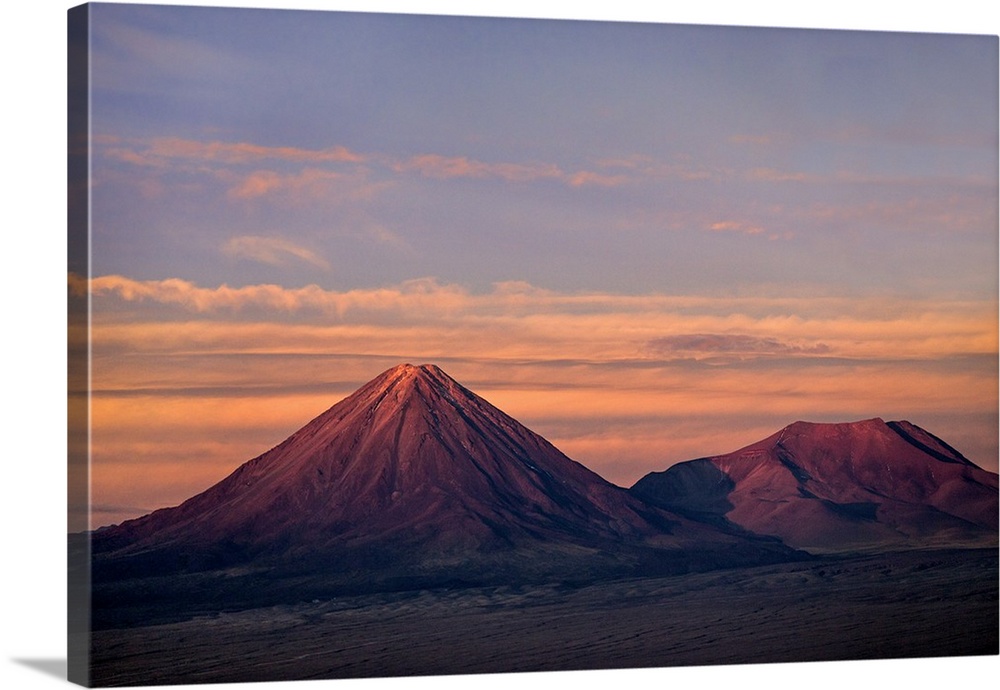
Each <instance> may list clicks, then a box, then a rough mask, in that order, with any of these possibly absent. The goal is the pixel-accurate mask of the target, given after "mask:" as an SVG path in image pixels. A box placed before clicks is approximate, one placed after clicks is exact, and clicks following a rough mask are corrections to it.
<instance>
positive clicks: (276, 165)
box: [93, 4, 997, 295]
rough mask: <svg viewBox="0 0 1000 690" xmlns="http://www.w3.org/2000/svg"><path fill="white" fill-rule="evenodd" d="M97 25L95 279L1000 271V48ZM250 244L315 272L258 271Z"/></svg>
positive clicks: (851, 287) (345, 26) (755, 284)
mask: <svg viewBox="0 0 1000 690" xmlns="http://www.w3.org/2000/svg"><path fill="white" fill-rule="evenodd" d="M93 11H94V15H93V16H94V22H93V27H94V39H93V74H94V91H93V96H94V100H93V131H94V134H95V136H96V137H97V141H98V142H99V145H98V146H97V148H96V152H97V155H98V159H97V160H98V165H97V167H96V170H97V175H96V181H97V182H98V183H99V184H100V185H101V189H100V193H98V194H97V195H96V196H95V202H96V207H95V211H96V213H95V218H96V220H97V222H95V225H94V240H95V245H94V246H95V259H96V261H95V273H96V274H103V273H123V274H127V275H131V276H133V277H137V278H167V277H182V278H186V279H189V280H193V281H195V282H197V283H199V284H206V285H215V284H219V283H228V284H237V285H239V284H246V283H254V282H260V281H264V282H277V283H280V284H283V285H305V284H308V283H317V284H319V285H321V286H323V287H330V288H338V289H345V288H352V287H376V286H380V285H385V284H396V283H398V282H400V281H403V280H407V279H414V278H423V277H428V276H433V277H435V278H437V279H439V280H441V281H443V282H447V283H451V282H457V283H460V284H463V285H467V286H469V287H470V288H472V289H475V290H483V289H487V288H488V287H489V286H490V285H491V284H492V283H494V282H497V281H507V280H523V281H527V282H529V283H531V284H532V285H535V286H538V287H544V288H551V289H558V290H570V291H579V290H610V291H614V292H626V293H630V292H636V291H638V292H650V291H653V292H670V293H684V294H688V293H692V292H701V291H711V292H713V293H716V292H728V291H739V290H745V289H750V290H757V289H761V288H771V287H773V286H774V285H781V286H783V289H787V287H788V286H796V287H795V289H796V290H804V291H807V292H809V293H819V294H829V293H836V294H843V293H848V294H859V293H866V292H869V291H876V292H882V293H899V292H903V293H907V294H913V293H919V294H922V295H926V294H941V293H948V294H959V295H968V294H969V293H975V294H981V293H983V292H984V291H988V290H990V289H991V288H992V287H993V286H995V284H996V266H995V262H993V261H991V260H989V259H992V258H993V257H991V256H989V255H987V254H986V253H985V252H984V249H992V248H994V247H995V244H996V210H995V209H996V179H995V178H996V167H997V138H996V122H997V82H996V73H997V55H996V46H997V43H996V39H995V37H974V36H965V37H963V36H953V35H952V36H935V35H927V34H924V35H921V34H887V33H878V32H840V31H806V30H788V29H777V30H767V29H740V28H731V27H730V28H713V27H694V26H669V25H652V24H634V23H603V22H581V21H540V20H517V19H503V20H493V19H482V18H454V17H452V18H440V17H436V18H435V17H426V16H403V15H374V14H373V15H364V14H348V13H336V12H294V11H266V10H245V11H240V12H233V11H232V10H227V9H210V8H183V7H169V8H164V7H144V6H134V5H100V4H99V5H95V6H94V10H93ZM213 143H214V144H216V145H237V144H252V145H254V146H256V147H258V149H257V150H256V152H251V151H245V152H244V153H243V154H242V155H238V154H237V153H235V152H230V153H229V154H227V153H226V152H225V151H216V152H215V154H214V155H212V154H210V153H208V152H207V151H203V150H198V149H197V146H199V145H200V146H207V145H210V144H213ZM171 144H172V146H171ZM185 145H186V146H187V148H186V149H184V148H183V147H184V146H185ZM268 148H274V149H281V150H283V151H284V152H285V153H282V151H270V152H269V151H268V150H267V149H268ZM323 151H327V152H335V151H340V152H341V153H342V155H340V156H336V155H330V156H328V157H326V158H325V159H324V158H323V157H321V156H320V155H318V152H323ZM310 154H311V155H312V157H310ZM116 155H117V157H116ZM255 174H256V177H254V175H255ZM246 237H251V238H255V240H252V241H258V242H262V241H263V240H262V238H268V241H273V242H274V243H275V244H274V246H275V249H274V251H276V252H281V249H280V246H281V245H279V244H278V242H279V241H280V242H283V243H285V245H284V246H287V247H295V248H298V249H301V250H303V251H306V252H309V253H310V254H309V256H312V257H314V258H315V259H316V260H315V261H308V260H302V259H301V258H300V259H299V260H295V259H294V258H292V257H291V256H289V257H288V258H289V260H288V261H278V260H277V259H276V258H274V257H272V258H273V259H274V260H271V261H261V260H260V258H261V257H260V256H258V257H257V258H256V260H255V258H254V255H253V253H252V252H251V250H250V249H249V245H248V244H246V242H245V241H244V240H241V239H240V238H246ZM240 242H244V245H243V246H244V251H243V252H242V253H241V251H240V249H239V247H240V246H241V245H240V244H239V243H240ZM234 243H235V244H234Z"/></svg>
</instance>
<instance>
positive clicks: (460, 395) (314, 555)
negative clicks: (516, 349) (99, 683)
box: [92, 365, 801, 596]
mask: <svg viewBox="0 0 1000 690" xmlns="http://www.w3.org/2000/svg"><path fill="white" fill-rule="evenodd" d="M92 547H93V553H94V559H93V565H94V578H95V582H96V583H97V584H98V587H97V588H96V589H97V591H101V589H100V586H101V584H102V583H104V584H107V583H111V582H115V581H125V580H130V579H135V578H149V577H156V576H162V575H171V574H175V575H178V576H186V577H187V576H190V577H188V579H189V581H190V582H191V583H196V584H192V587H196V588H200V589H204V588H206V587H208V589H211V590H212V591H213V592H214V593H215V594H218V592H219V591H220V589H219V588H220V587H222V588H223V589H225V588H226V587H230V586H232V585H233V583H234V582H235V581H233V580H229V581H227V582H229V584H228V585H223V584H220V582H219V581H217V582H215V583H214V584H212V585H211V586H209V585H207V584H206V583H207V581H208V580H206V577H208V576H207V575H197V574H198V573H202V574H204V573H208V572H222V571H226V572H228V573H229V575H230V576H233V575H238V576H239V577H249V575H248V573H259V572H267V573H269V577H268V578H265V579H261V578H258V579H254V580H253V582H254V585H255V586H263V587H270V588H272V589H274V588H279V587H284V586H289V587H291V589H290V590H289V593H290V596H291V595H292V594H294V593H295V592H300V593H301V592H304V591H306V590H307V589H308V590H309V591H310V592H312V591H314V590H316V589H317V588H319V589H323V588H325V589H326V591H327V592H329V591H331V590H333V591H336V590H350V591H366V590H370V591H376V590H385V589H392V588H414V587H430V586H439V585H449V584H456V583H477V584H482V583H510V582H522V581H526V582H534V581H549V580H559V581H573V582H585V581H589V580H594V579H599V578H602V577H611V576H624V575H633V574H652V573H658V574H660V573H668V572H686V571H688V570H703V569H709V568H716V567H720V566H736V565H747V564H757V563H765V562H774V561H778V560H784V559H789V558H795V557H796V554H795V553H794V552H792V551H791V550H790V549H788V548H786V547H784V546H783V545H781V544H780V543H778V542H777V540H773V539H760V538H756V537H748V536H747V535H745V534H742V533H741V531H740V530H738V529H732V528H726V529H720V528H718V527H715V526H712V525H708V524H705V523H702V522H697V521H693V520H690V519H688V518H686V517H682V516H680V515H678V514H675V513H672V512H669V511H666V510H663V509H661V508H658V507H655V506H652V505H649V504H648V503H646V502H644V501H642V500H639V499H638V498H636V497H634V496H632V495H630V494H629V493H628V492H627V491H626V490H624V489H622V488H620V487H616V486H614V485H612V484H610V483H608V482H607V481H605V480H604V479H602V478H601V477H599V476H598V475H596V474H594V473H593V472H591V471H590V470H588V469H586V468H585V467H583V466H582V465H580V464H579V463H576V462H574V461H572V460H570V459H569V458H567V457H566V456H565V455H563V454H562V453H561V452H559V451H558V450H557V449H556V448H555V447H553V446H552V445H551V444H550V443H549V442H548V441H546V440H545V439H543V438H542V437H541V436H538V435H537V434H535V433H534V432H532V431H530V430H529V429H527V428H525V427H524V426H522V425H521V424H519V423H518V422H517V421H516V420H514V419H513V418H511V417H509V416H508V415H506V414H504V413H503V412H501V411H500V410H498V409H497V408H495V407H493V406H492V405H490V404H489V403H488V402H486V401H485V400H483V399H482V398H480V397H478V396H476V395H475V394H473V393H472V392H470V391H469V390H467V389H465V388H464V387H462V386H461V385H459V384H458V383H457V382H456V381H454V380H453V379H451V378H450V377H449V376H447V375H446V374H445V373H444V372H443V371H441V370H440V369H438V368H437V367H434V366H431V365H425V366H420V367H415V366H410V365H401V366H398V367H395V368H393V369H391V370H389V371H386V372H384V373H383V374H382V375H380V376H378V377H377V378H375V379H374V380H372V381H371V382H369V383H368V384H366V385H365V386H363V387H362V388H360V389H359V390H358V391H357V392H355V393H354V394H352V395H351V396H349V397H348V398H346V399H344V400H342V401H341V402H339V403H337V404H336V405H334V406H333V407H331V408H330V409H329V410H327V411H326V412H324V413H323V414H321V415H320V416H319V417H317V418H316V419H314V420H312V421H311V422H309V423H308V424H307V425H306V426H304V427H303V428H302V429H300V430H299V431H297V432H296V433H294V434H293V435H292V436H290V437H289V438H288V439H286V440H285V441H283V442H282V443H281V444H280V445H278V446H276V447H275V448H273V449H271V450H269V451H268V452H266V453H264V454H262V455H260V456H258V457H257V458H254V459H253V460H250V461H249V462H247V463H245V464H244V465H242V466H241V467H239V468H238V469H237V470H236V471H235V472H233V473H232V474H231V475H230V476H229V477H227V478H226V479H224V480H222V481H221V482H219V483H218V484H216V485H215V486H213V487H211V488H209V489H208V490H206V491H204V492H203V493H201V494H198V495H197V496H194V497H193V498H191V499H189V500H187V501H185V502H184V503H182V504H181V505H179V506H177V507H175V508H167V509H163V510H158V511H156V512H154V513H151V514H150V515H147V516H145V517H142V518H138V519H136V520H130V521H127V522H125V523H123V524H121V525H119V526H115V527H111V528H106V529H102V530H99V531H97V532H95V533H94V534H93V535H92ZM798 556H799V557H801V554H799V555H798ZM281 578H284V579H283V580H282V582H283V584H279V583H278V582H277V581H278V579H281ZM209 579H210V578H209ZM183 580H184V578H183V577H180V578H178V579H175V580H174V581H173V582H169V581H164V585H165V586H167V587H177V586H180V585H178V584H177V583H179V582H182V581H183ZM293 581H294V582H297V583H298V584H296V585H295V586H292V585H290V584H289V583H291V582H293ZM306 584H308V586H306ZM108 591H109V592H111V590H108ZM114 591H115V592H117V593H116V594H115V596H119V595H121V592H120V591H118V590H114ZM215 594H213V596H215ZM185 596H190V595H189V594H186V595H185Z"/></svg>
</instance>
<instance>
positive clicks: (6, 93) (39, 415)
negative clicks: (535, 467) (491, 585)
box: [0, 0, 1000, 690]
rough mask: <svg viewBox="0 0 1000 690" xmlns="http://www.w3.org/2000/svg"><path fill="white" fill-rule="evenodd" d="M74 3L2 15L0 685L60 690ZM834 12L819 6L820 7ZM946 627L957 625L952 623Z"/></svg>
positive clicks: (972, 16)
mask: <svg viewBox="0 0 1000 690" xmlns="http://www.w3.org/2000/svg"><path fill="white" fill-rule="evenodd" d="M74 4H75V3H72V2H61V1H57V0H20V1H19V2H16V3H8V4H7V5H5V6H4V9H5V12H4V17H3V21H2V29H0V31H2V32H3V34H2V40H0V50H2V51H3V57H4V59H3V62H2V64H3V81H2V83H0V89H2V91H0V93H2V94H3V98H2V99H0V103H2V104H3V112H2V115H0V117H2V118H3V125H4V126H3V129H2V130H0V131H2V137H0V151H2V153H3V157H2V159H0V160H2V163H3V164H2V166H0V181H2V183H3V184H2V187H0V189H2V195H0V203H2V208H3V210H4V214H3V216H0V217H2V218H3V219H4V221H3V234H2V238H3V244H2V245H0V257H2V260H3V261H2V269H0V280H2V281H3V282H2V290H0V296H2V300H3V301H2V311H0V315H2V321H0V348H2V352H3V357H0V361H2V363H3V364H2V367H3V368H2V378H0V393H2V395H0V401H3V403H4V404H3V405H2V407H0V434H2V445H0V467H2V468H3V473H2V475H0V476H2V477H4V481H3V482H2V487H3V491H2V494H0V505H2V507H3V517H2V522H0V534H2V535H3V541H2V543H3V546H4V548H3V556H2V558H0V563H2V573H3V587H2V597H3V599H2V608H0V617H2V621H3V623H2V625H3V648H2V651H0V687H4V688H16V689H18V690H19V689H21V688H24V689H26V690H27V689H31V688H50V687H60V686H63V685H64V684H65V683H66V681H65V659H66V641H65V640H66V623H65V618H66V595H65V582H66V578H65V566H66V557H65V544H66V540H65V537H66V512H65V503H66V500H65V497H66V470H65V457H66V440H65V428H66V402H65V380H66V378H65V374H66V357H65V349H66V348H65V345H66V332H65V294H66V292H65V285H66V282H65V280H66V249H65V244H66V242H65V233H66V222H65V218H66V215H65V208H66V206H65V199H66V185H65V180H66V167H65V151H66V135H65V132H66V116H65V109H66V106H65V103H66V100H65V74H66V70H65V64H66V50H65V34H66V10H67V9H69V8H70V7H72V6H73V5H74ZM161 4H197V5H201V4H213V5H225V6H234V7H239V6H244V7H245V6H254V7H275V8H301V9H338V10H353V11H358V10H364V11H385V12H419V13H425V14H428V13H430V14H476V15H485V16H520V17H550V18H571V19H602V20H611V21H620V20H629V21H659V22H672V23H694V24H726V25H737V26H792V27H810V28H837V29H861V30H873V29H876V30H901V31H922V32H947V33H976V34H992V35H996V34H997V33H998V28H997V26H998V22H997V17H998V14H1000V12H998V10H997V9H996V8H993V7H990V6H989V4H988V3H987V2H984V1H983V0H957V1H956V0H951V1H949V2H942V3H933V4H932V3H912V2H889V1H881V2H880V1H879V0H868V1H867V2H862V1H858V0H840V1H839V2H836V3H830V2H828V3H802V2H780V1H777V0H756V1H754V2H739V1H738V0H733V1H722V0H699V1H698V2H688V3H679V4H681V5H683V6H681V7H674V6H669V5H668V6H665V7H661V6H660V5H661V4H663V5H667V3H651V2H650V1H649V0H614V1H613V2H603V3H598V2H590V1H589V0H587V1H577V2H564V3H560V2H555V1H554V0H534V1H531V2H528V1H523V0H503V1H498V0H476V1H475V2H473V1H472V0H466V2H457V1H446V0H437V1H435V0H410V1H409V2H407V1H403V0H397V1H395V2H392V1H388V0H385V1H382V0H369V1H368V2H346V1H337V0H333V1H330V2H317V1H315V0H313V1H309V0H299V1H291V2H290V1H287V0H271V1H257V2H255V1H253V0H248V1H247V2H227V1H226V0H218V1H217V2H205V1H204V0H190V1H189V2H184V3H178V2H176V1H173V2H171V1H170V0H163V1H162V2H161ZM817 5H822V7H817ZM942 624H944V625H947V621H942ZM998 670H1000V657H966V658H957V659H943V660H908V661H893V660H888V661H875V662H857V663H849V664H845V663H832V664H831V663H813V664H780V665H770V666H742V667H706V668H678V669H653V670H635V671H615V672H586V673H582V672H581V673H561V674H520V675H505V676H476V677H468V676H465V677H461V676H455V677H448V678H433V679H431V678H418V679H390V680H384V679H378V680H356V681H311V682H309V683H308V684H306V685H302V684H292V683H264V684H254V685H252V686H240V685H228V684H227V685H216V686H211V687H218V688H241V689H244V690H249V688H254V689H255V690H256V689H257V688H267V689H268V690H270V689H271V688H296V689H297V690H301V689H302V688H342V689H344V690H349V689H354V688H358V689H361V690H375V689H378V690H386V689H392V688H400V689H405V690H414V689H421V690H423V689H425V688H431V687H434V688H444V689H445V690H447V689H449V688H456V689H457V688H465V687H468V686H470V685H472V684H475V686H476V687H477V688H485V689H486V690H489V689H491V688H507V687H509V686H510V685H511V684H517V685H519V686H521V687H523V688H542V687H549V686H552V685H553V684H559V685H563V684H571V685H573V686H576V687H582V688H588V689H589V688H605V687H607V686H613V685H618V686H622V685H628V686H629V687H630V688H662V687H665V686H673V687H678V688H683V687H688V686H697V687H701V688H704V687H709V688H711V687H722V686H730V685H737V684H738V685H739V686H741V687H762V686H767V687H769V688H785V687H789V688H790V687H800V686H803V687H804V686H808V687H809V688H810V690H815V689H824V688H842V687H844V686H856V687H859V688H866V687H876V686H879V685H889V684H891V686H892V687H902V688H907V689H908V690H909V689H910V688H940V687H948V686H950V685H953V684H962V685H964V686H970V685H971V686H980V685H982V684H983V683H984V682H985V683H986V684H987V686H988V687H989V686H992V683H995V681H996V679H997V678H998V677H1000V673H998Z"/></svg>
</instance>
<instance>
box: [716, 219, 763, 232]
mask: <svg viewBox="0 0 1000 690" xmlns="http://www.w3.org/2000/svg"><path fill="white" fill-rule="evenodd" d="M708 230H711V231H712V232H737V233H740V234H743V235H761V234H763V233H764V232H765V230H764V228H762V227H760V226H759V225H751V224H749V223H744V222H741V221H735V220H724V221H719V222H716V223H712V224H711V225H709V226H708Z"/></svg>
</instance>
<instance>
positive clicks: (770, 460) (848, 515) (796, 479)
mask: <svg viewBox="0 0 1000 690" xmlns="http://www.w3.org/2000/svg"><path fill="white" fill-rule="evenodd" d="M997 486H998V484H997V475H996V474H993V473H991V472H987V471H986V470H984V469H982V468H980V467H978V466H976V465H975V464H973V463H972V462H970V461H969V460H967V459H966V458H965V457H964V456H962V454H961V453H959V452H958V451H957V450H955V449H954V448H952V447H951V446H949V445H948V444H947V443H945V442H944V441H942V440H941V439H939V438H938V437H936V436H934V435H933V434H931V433H929V432H927V431H925V430H923V429H921V428H920V427H918V426H916V425H914V424H910V423H909V422H905V421H902V422H888V423H886V422H883V421H882V420H881V419H869V420H865V421H859V422H853V423H845V424H813V423H807V422H796V423H794V424H791V425H790V426H787V427H785V428H784V429H782V430H781V431H779V432H777V433H776V434H774V435H772V436H770V437H768V438H766V439H764V440H762V441H759V442H757V443H754V444H751V445H749V446H746V447H745V448H742V449H740V450H737V451H735V452H733V453H728V454H725V455H718V456H715V457H709V458H701V459H698V460H691V461H688V462H683V463H679V464H677V465H674V466H672V467H670V468H668V469H667V470H666V471H664V472H654V473H651V474H648V475H646V476H645V477H643V478H642V479H640V480H639V481H638V482H636V484H635V485H634V486H633V487H632V488H631V489H630V491H631V492H632V494H633V495H635V496H637V497H640V498H643V499H644V500H646V501H649V502H650V503H653V504H655V505H658V506H660V507H662V508H665V509H668V510H673V511H677V512H680V513H683V514H685V515H688V516H689V517H695V518H697V519H701V520H705V521H706V522H709V523H712V524H719V525H723V524H732V525H738V526H740V527H742V528H744V529H746V530H748V531H750V532H753V533H756V534H760V535H769V536H774V537H778V538H780V539H781V540H782V541H783V542H784V543H786V544H788V545H790V546H793V547H795V548H799V549H804V550H807V551H810V552H814V553H823V552H827V553H829V552H851V551H883V552H884V551H890V550H897V549H905V548H927V547H932V548H933V547H973V548H976V547H993V548H995V547H996V545H997V520H998V508H997V505H998V501H997V497H998V492H997Z"/></svg>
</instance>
